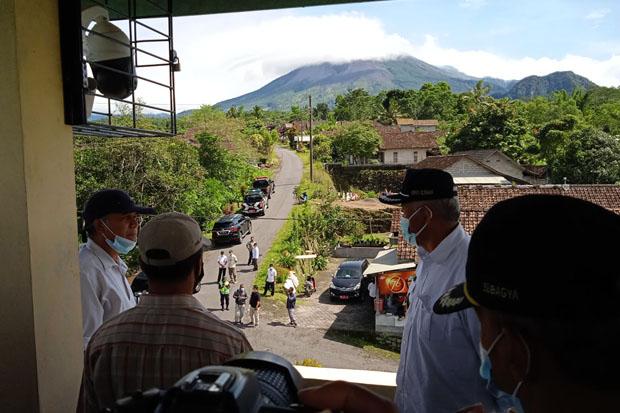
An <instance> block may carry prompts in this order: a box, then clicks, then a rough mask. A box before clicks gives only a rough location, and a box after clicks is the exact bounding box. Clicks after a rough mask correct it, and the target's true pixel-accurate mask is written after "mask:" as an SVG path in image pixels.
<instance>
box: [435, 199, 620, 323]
mask: <svg viewBox="0 0 620 413" xmlns="http://www.w3.org/2000/svg"><path fill="white" fill-rule="evenodd" d="M619 254H620V215H617V214H615V213H613V212H612V211H609V210H607V209H605V208H603V207H601V206H598V205H595V204H593V203H590V202H587V201H584V200H581V199H577V198H570V197H565V196H558V195H527V196H523V197H518V198H512V199H509V200H506V201H502V202H500V203H498V204H496V205H495V206H493V207H492V208H491V209H490V210H489V211H488V212H487V214H486V215H485V216H484V218H482V221H480V223H479V224H478V226H477V227H476V230H475V231H474V233H473V234H472V237H471V242H470V244H469V250H468V256H467V266H466V281H465V283H464V284H459V285H457V286H456V287H454V288H452V289H451V290H450V291H448V292H446V293H445V294H444V295H443V296H441V297H440V298H439V300H437V302H436V303H435V306H434V308H433V310H434V312H435V313H437V314H447V313H452V312H455V311H460V310H463V309H465V308H469V307H472V306H480V307H484V308H488V309H491V310H496V311H498V312H501V313H507V314H512V315H517V316H523V317H528V318H541V319H543V318H544V319H557V320H576V319H578V318H583V319H593V318H595V317H596V318H597V319H599V320H601V319H610V318H615V317H618V316H620V265H619V263H618V256H619Z"/></svg>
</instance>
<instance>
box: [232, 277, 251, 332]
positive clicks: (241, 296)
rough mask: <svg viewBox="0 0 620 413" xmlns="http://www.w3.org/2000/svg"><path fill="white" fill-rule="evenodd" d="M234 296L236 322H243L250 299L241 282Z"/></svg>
mask: <svg viewBox="0 0 620 413" xmlns="http://www.w3.org/2000/svg"><path fill="white" fill-rule="evenodd" d="M233 298H234V299H235V324H241V323H242V322H243V316H244V315H245V302H246V300H247V299H248V293H246V292H245V288H243V284H239V289H238V290H237V291H235V293H234V294H233Z"/></svg>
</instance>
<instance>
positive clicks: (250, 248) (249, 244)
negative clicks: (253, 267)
mask: <svg viewBox="0 0 620 413" xmlns="http://www.w3.org/2000/svg"><path fill="white" fill-rule="evenodd" d="M245 247H246V248H247V249H248V264H247V265H250V264H252V249H254V237H250V240H249V241H248V242H247V243H246V244H245Z"/></svg>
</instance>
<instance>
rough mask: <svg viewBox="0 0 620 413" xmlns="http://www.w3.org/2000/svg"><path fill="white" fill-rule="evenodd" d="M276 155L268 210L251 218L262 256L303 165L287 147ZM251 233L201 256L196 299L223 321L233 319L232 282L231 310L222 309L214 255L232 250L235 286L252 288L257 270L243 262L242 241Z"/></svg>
mask: <svg viewBox="0 0 620 413" xmlns="http://www.w3.org/2000/svg"><path fill="white" fill-rule="evenodd" d="M276 151H277V153H278V156H280V159H281V162H280V170H279V171H278V173H277V174H276V177H275V178H274V181H275V183H276V192H275V193H274V194H273V195H272V196H271V199H270V200H269V209H267V212H266V214H265V216H264V217H259V218H255V219H252V234H251V236H253V237H254V240H255V241H256V242H258V246H259V249H260V251H261V255H265V254H266V253H267V250H268V249H269V248H270V247H271V243H272V242H273V239H274V237H275V236H276V234H277V233H278V231H279V229H280V227H281V226H282V225H283V224H284V222H285V219H286V218H287V217H288V215H289V213H290V212H291V209H292V207H293V202H294V201H295V198H294V197H293V196H292V192H293V189H294V188H295V186H296V185H298V184H299V182H300V181H301V177H302V173H303V164H302V162H301V159H299V157H298V156H297V155H295V153H294V152H292V151H289V150H287V149H282V148H279V147H278V148H277V149H276ZM249 237H250V235H247V236H246V237H245V238H244V239H243V242H242V244H241V245H230V246H222V247H219V249H217V250H213V251H207V252H206V253H205V255H204V260H205V267H204V269H205V277H204V280H203V283H205V284H204V285H203V286H202V289H201V291H200V292H199V293H198V294H196V295H195V297H196V298H198V300H200V302H201V303H202V305H204V306H205V307H207V308H208V309H210V310H217V311H214V312H213V313H214V314H215V315H217V316H218V317H220V318H221V319H223V320H229V321H234V315H235V314H234V304H233V303H232V293H233V291H234V289H235V285H231V287H232V288H231V294H230V299H231V304H230V311H224V312H221V311H219V310H220V295H219V292H218V288H217V269H218V266H217V258H218V257H219V255H220V251H222V250H224V251H226V252H225V253H226V254H228V251H229V250H230V249H232V250H233V251H234V253H235V255H236V256H237V258H239V264H241V265H239V264H237V273H238V276H237V285H238V284H239V282H242V283H244V284H245V287H246V290H247V291H248V294H249V292H250V291H251V289H252V286H251V283H252V281H253V280H254V277H255V275H256V272H255V271H253V270H252V266H249V265H245V264H246V263H247V260H248V250H247V248H246V247H245V243H246V242H247V241H249Z"/></svg>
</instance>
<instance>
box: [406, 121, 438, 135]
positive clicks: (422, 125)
mask: <svg viewBox="0 0 620 413" xmlns="http://www.w3.org/2000/svg"><path fill="white" fill-rule="evenodd" d="M396 125H398V128H399V129H400V131H401V132H435V131H437V127H438V126H439V122H438V121H437V120H436V119H411V118H396Z"/></svg>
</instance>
